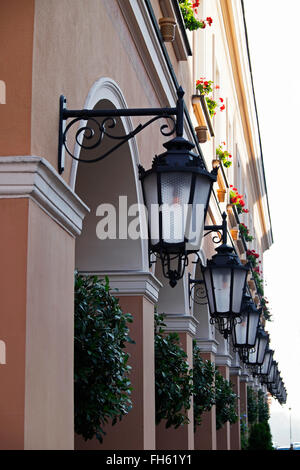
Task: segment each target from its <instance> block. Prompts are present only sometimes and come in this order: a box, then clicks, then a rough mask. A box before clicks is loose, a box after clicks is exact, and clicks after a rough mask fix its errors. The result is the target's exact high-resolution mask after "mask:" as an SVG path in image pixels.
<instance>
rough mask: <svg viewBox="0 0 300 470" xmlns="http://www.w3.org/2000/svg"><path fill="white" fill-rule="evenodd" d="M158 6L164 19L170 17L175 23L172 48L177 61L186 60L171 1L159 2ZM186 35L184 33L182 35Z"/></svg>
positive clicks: (186, 56)
mask: <svg viewBox="0 0 300 470" xmlns="http://www.w3.org/2000/svg"><path fill="white" fill-rule="evenodd" d="M159 5H160V8H161V11H162V14H163V16H164V17H171V18H174V20H176V22H177V26H176V29H175V40H174V41H173V42H172V46H173V49H174V52H175V55H176V58H177V60H178V61H181V60H188V51H187V49H186V46H185V43H184V40H183V35H182V31H181V28H180V25H179V24H178V18H177V15H176V12H175V10H174V7H173V5H172V0H159ZM184 34H186V33H184Z"/></svg>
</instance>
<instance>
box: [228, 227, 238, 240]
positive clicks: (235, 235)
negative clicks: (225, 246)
mask: <svg viewBox="0 0 300 470" xmlns="http://www.w3.org/2000/svg"><path fill="white" fill-rule="evenodd" d="M230 233H231V236H232V238H233V240H237V239H238V234H239V231H238V229H237V228H232V229H231V230H230Z"/></svg>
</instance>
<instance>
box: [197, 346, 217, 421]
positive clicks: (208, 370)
mask: <svg viewBox="0 0 300 470" xmlns="http://www.w3.org/2000/svg"><path fill="white" fill-rule="evenodd" d="M214 378H215V367H214V364H213V363H212V362H211V361H204V360H203V359H202V358H201V355H200V349H199V347H198V346H197V344H196V341H194V343H193V381H194V393H193V397H194V398H193V402H194V426H196V425H200V424H201V417H202V414H203V413H204V411H209V410H210V409H211V407H212V406H213V405H214V404H215V386H214Z"/></svg>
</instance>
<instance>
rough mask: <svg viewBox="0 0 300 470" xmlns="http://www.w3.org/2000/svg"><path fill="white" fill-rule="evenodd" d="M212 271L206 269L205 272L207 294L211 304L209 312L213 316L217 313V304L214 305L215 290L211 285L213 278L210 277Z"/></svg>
mask: <svg viewBox="0 0 300 470" xmlns="http://www.w3.org/2000/svg"><path fill="white" fill-rule="evenodd" d="M210 273H211V271H210V269H209V268H206V269H205V270H204V273H203V274H204V281H205V286H206V293H207V297H208V303H209V310H210V313H211V314H212V315H213V314H214V313H215V304H214V299H213V292H212V291H213V288H212V284H211V277H210Z"/></svg>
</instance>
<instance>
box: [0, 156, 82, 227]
mask: <svg viewBox="0 0 300 470" xmlns="http://www.w3.org/2000/svg"><path fill="white" fill-rule="evenodd" d="M24 197H25V198H26V197H28V198H30V199H32V200H33V201H34V202H35V203H36V204H38V205H39V206H40V207H41V208H42V209H43V210H44V211H45V212H46V213H47V214H48V215H49V216H50V217H51V218H52V219H54V220H55V221H56V222H57V223H58V224H59V225H61V226H62V227H63V228H64V229H65V230H67V231H68V232H69V233H70V234H71V235H73V236H77V235H80V233H81V230H82V222H83V219H84V217H85V216H86V215H87V214H88V212H89V208H88V207H87V206H86V205H85V204H84V203H83V202H82V201H81V199H80V198H79V197H78V196H77V195H76V194H75V193H74V192H73V191H72V189H71V188H70V186H68V185H67V183H66V182H65V181H64V180H63V178H61V177H60V176H59V174H58V173H57V171H56V170H55V169H54V168H53V167H52V166H51V165H50V163H49V162H48V161H47V160H45V159H44V158H41V157H36V156H27V157H26V156H15V157H1V158H0V198H11V199H13V198H24Z"/></svg>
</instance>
